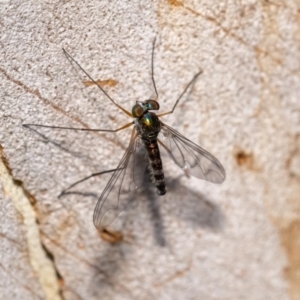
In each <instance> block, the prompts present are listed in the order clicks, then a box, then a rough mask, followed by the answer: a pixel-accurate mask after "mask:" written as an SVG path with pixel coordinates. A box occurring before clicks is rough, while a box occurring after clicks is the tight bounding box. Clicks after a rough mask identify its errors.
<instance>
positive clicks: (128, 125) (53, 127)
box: [22, 122, 134, 132]
mask: <svg viewBox="0 0 300 300" xmlns="http://www.w3.org/2000/svg"><path fill="white" fill-rule="evenodd" d="M133 124H134V122H130V123H128V124H125V125H124V126H122V127H120V128H117V129H91V128H76V127H75V128H74V127H62V126H48V125H40V124H23V125H22V126H24V127H27V128H30V126H35V127H44V128H52V129H66V130H80V131H96V132H117V131H120V130H122V129H125V128H127V127H130V126H132V125H133Z"/></svg>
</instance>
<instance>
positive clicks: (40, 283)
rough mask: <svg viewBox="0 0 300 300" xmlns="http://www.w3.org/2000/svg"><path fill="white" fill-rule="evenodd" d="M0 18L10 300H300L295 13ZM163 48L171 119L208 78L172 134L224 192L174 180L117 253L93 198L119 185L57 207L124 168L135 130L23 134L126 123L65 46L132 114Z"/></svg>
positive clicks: (183, 6) (59, 4)
mask: <svg viewBox="0 0 300 300" xmlns="http://www.w3.org/2000/svg"><path fill="white" fill-rule="evenodd" d="M0 16H1V17H0V23H1V26H0V30H1V35H0V36H1V44H0V57H1V59H0V95H1V102H0V105H1V110H0V126H1V130H0V143H1V157H2V160H1V166H0V176H1V177H0V181H1V202H0V214H1V227H0V238H1V239H0V240H1V242H0V253H1V259H0V282H1V284H0V288H1V291H0V293H1V294H3V295H4V298H5V299H8V298H10V299H91V300H92V299H218V300H219V299H220V300H223V299H224V300H225V299H247V300H250V299H251V300H252V299H255V300H259V299H282V300H284V299H299V297H300V289H299V282H300V277H299V274H300V261H299V256H300V248H299V243H300V240H299V237H300V204H299V203H300V196H299V195H300V163H299V162H300V150H299V149H300V138H299V136H300V121H299V120H300V102H299V94H300V75H299V74H300V72H299V67H300V50H299V49H300V47H299V45H300V44H299V40H300V39H299V37H300V35H299V34H300V30H299V3H297V1H292V0H291V1H286V2H285V4H282V3H281V2H279V1H278V2H276V1H250V0H248V1H182V2H180V1H163V2H162V1H160V3H158V2H153V1H97V3H94V2H90V1H75V2H74V1H73V2H67V1H55V2H54V1H46V2H44V3H40V2H38V1H26V2H22V1H10V2H8V1H3V2H2V3H1V5H0ZM155 36H156V37H157V45H156V49H155V79H156V84H157V87H158V90H159V95H160V98H159V99H160V105H161V110H162V111H166V110H168V109H170V108H171V107H172V104H173V103H174V101H176V99H177V98H178V96H179V95H180V93H181V92H182V91H183V89H184V88H185V85H186V84H187V83H188V82H189V80H191V78H192V77H193V75H194V74H195V73H196V72H198V70H199V69H202V70H203V74H202V75H201V76H200V77H199V80H198V81H197V82H196V84H195V85H194V88H193V90H192V91H191V92H190V93H189V94H188V95H187V96H186V97H185V98H184V99H182V102H180V105H179V106H178V108H177V109H176V111H175V113H174V115H172V116H168V117H164V121H165V122H166V123H167V124H169V125H171V126H173V127H174V128H175V129H177V130H178V131H179V132H181V133H182V134H184V135H185V136H187V137H188V138H190V139H191V140H192V141H194V142H196V143H197V144H200V145H201V146H203V147H204V148H205V149H207V150H208V151H209V152H211V153H213V154H214V155H215V156H216V157H217V158H218V159H219V160H220V161H221V162H222V164H223V165H224V167H225V169H226V173H227V179H226V181H225V183H224V184H222V185H213V184H210V183H207V182H204V181H199V180H197V179H190V180H189V179H186V178H181V177H178V176H179V175H180V170H177V171H178V173H176V169H174V172H173V171H172V172H169V173H167V172H166V176H167V178H168V188H169V192H168V193H167V194H166V196H164V197H160V198H156V201H155V199H152V198H153V197H152V196H151V195H147V196H148V197H144V196H143V195H141V196H140V198H139V199H137V200H138V201H136V202H135V203H134V205H133V207H132V209H131V210H130V211H129V212H128V213H127V214H125V216H124V218H121V219H120V224H121V226H122V227H121V228H119V229H120V234H121V235H117V236H116V238H117V239H118V238H119V239H121V241H120V242H119V243H116V244H112V243H110V242H107V240H108V238H107V236H104V235H103V234H102V235H100V234H99V232H97V230H96V229H95V228H94V226H93V221H92V214H93V209H94V206H95V204H96V201H97V199H96V198H95V197H93V195H91V194H92V193H95V194H98V195H99V193H101V191H102V189H103V188H104V187H105V184H106V183H107V181H108V179H109V174H107V175H104V176H102V177H101V178H97V179H95V180H91V181H90V182H86V183H83V184H82V185H80V186H78V189H77V191H79V192H80V193H85V192H88V193H90V195H89V196H87V195H82V194H81V195H79V194H77V195H74V194H73V195H68V196H65V197H63V198H60V199H58V197H57V196H58V195H59V194H60V193H61V191H62V190H63V189H64V188H66V187H68V186H69V185H70V184H72V183H73V182H75V181H77V180H79V179H81V178H83V177H85V176H87V175H89V174H91V173H93V172H97V171H102V170H106V169H111V168H115V167H116V166H117V164H118V161H119V160H120V158H121V157H122V155H123V152H124V150H125V149H126V146H127V144H128V139H129V137H130V130H125V131H124V132H123V131H122V132H119V133H117V134H99V133H86V132H72V131H62V130H53V129H52V130H51V129H42V128H40V129H38V132H34V131H32V130H29V129H26V128H23V127H22V124H24V123H38V124H44V125H57V126H72V127H83V128H107V129H108V128H115V127H117V126H121V125H123V124H125V123H126V122H129V121H130V120H128V117H127V116H126V115H125V114H122V113H121V112H120V111H119V110H118V109H117V108H116V107H114V106H113V105H112V104H111V103H110V102H109V100H108V99H107V98H106V97H105V96H104V95H103V94H102V93H101V91H99V90H98V89H96V87H94V86H90V84H83V83H82V81H86V80H87V78H86V77H84V75H83V73H80V72H79V71H78V69H75V68H73V67H72V65H71V64H70V63H69V61H68V60H67V58H66V57H65V55H64V54H63V51H62V48H64V49H66V50H67V51H68V53H70V54H71V55H72V56H73V57H74V58H75V59H76V60H77V61H78V62H80V64H81V65H82V67H83V68H84V69H85V70H86V71H87V72H88V73H89V74H91V75H92V76H93V78H95V79H96V80H100V81H101V82H102V84H103V87H104V88H105V90H106V91H107V92H108V93H109V95H110V96H111V97H112V98H113V99H114V100H115V101H116V102H117V103H119V104H121V105H122V106H124V107H125V108H126V109H128V110H131V107H132V105H133V104H134V103H135V101H136V100H139V99H140V100H145V99H149V98H150V97H151V96H153V95H154V90H153V87H152V85H151V77H150V74H151V73H150V62H151V60H150V58H151V47H152V41H153V39H154V37H155ZM164 163H165V165H166V170H167V169H168V166H167V161H164ZM171 168H172V166H171ZM172 170H173V169H172ZM154 198H155V197H154ZM147 200H151V201H152V202H151V201H147ZM155 208H156V209H159V212H160V217H159V218H158V216H157V215H156V217H154V213H155V211H156V212H157V210H155ZM121 237H122V238H121Z"/></svg>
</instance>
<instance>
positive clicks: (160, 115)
mask: <svg viewBox="0 0 300 300" xmlns="http://www.w3.org/2000/svg"><path fill="white" fill-rule="evenodd" d="M201 73H202V70H200V71H199V72H198V73H197V74H196V75H195V76H194V77H193V79H192V80H191V81H190V82H189V83H188V85H187V86H186V87H185V89H184V90H183V92H182V93H181V95H180V96H179V98H178V99H177V100H176V102H175V104H174V106H173V108H172V110H170V111H168V112H165V113H162V114H159V115H157V116H158V117H162V116H165V115H169V114H172V113H173V112H174V110H175V108H176V106H177V104H178V102H179V100H180V99H181V98H182V96H183V95H184V94H185V93H186V91H187V90H188V88H189V87H190V86H191V85H192V84H193V83H194V82H195V81H196V79H197V77H198V76H199V75H200V74H201Z"/></svg>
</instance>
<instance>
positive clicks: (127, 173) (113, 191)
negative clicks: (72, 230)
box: [93, 129, 148, 229]
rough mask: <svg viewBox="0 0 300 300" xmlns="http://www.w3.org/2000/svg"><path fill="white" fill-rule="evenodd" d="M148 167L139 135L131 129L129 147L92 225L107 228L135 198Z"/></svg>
mask: <svg viewBox="0 0 300 300" xmlns="http://www.w3.org/2000/svg"><path fill="white" fill-rule="evenodd" d="M147 165H148V161H147V159H146V157H145V149H144V147H143V145H142V144H141V141H140V135H139V134H138V133H137V132H136V131H135V129H133V133H132V136H131V140H130V143H129V146H128V148H127V150H126V152H125V153H124V155H123V157H122V159H121V161H120V163H119V165H118V167H117V168H116V170H115V171H114V172H113V174H112V176H111V178H110V179H109V181H108V183H107V185H106V187H105V188H104V190H103V192H102V194H101V196H100V197H99V199H98V202H97V205H96V207H95V211H94V217H93V219H94V225H95V226H96V228H98V229H103V228H106V227H107V226H109V225H110V224H111V223H112V222H113V221H114V220H115V219H116V218H117V217H118V216H119V215H120V213H121V212H122V211H123V210H124V209H125V208H126V207H127V206H128V205H129V204H130V203H131V202H132V201H133V200H134V199H135V198H136V195H137V191H138V189H139V188H140V187H141V186H142V183H143V180H144V179H143V173H144V171H145V168H146V167H147Z"/></svg>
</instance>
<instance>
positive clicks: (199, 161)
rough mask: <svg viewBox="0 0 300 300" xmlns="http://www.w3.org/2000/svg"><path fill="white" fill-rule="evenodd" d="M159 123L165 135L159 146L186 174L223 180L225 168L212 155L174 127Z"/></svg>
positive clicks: (212, 179)
mask: <svg viewBox="0 0 300 300" xmlns="http://www.w3.org/2000/svg"><path fill="white" fill-rule="evenodd" d="M161 125H162V129H161V132H162V134H163V135H164V137H165V140H164V141H163V142H162V141H159V142H160V144H161V146H162V147H163V148H164V149H165V150H166V151H167V153H168V154H169V156H170V157H171V159H172V160H173V161H174V162H175V163H176V164H177V165H178V166H179V167H180V168H182V169H183V170H184V171H185V172H186V173H187V174H188V175H192V176H194V177H197V178H200V179H204V180H207V181H210V182H213V183H222V182H223V181H224V180H225V177H226V175H225V170H224V168H223V166H222V165H221V163H220V162H219V161H218V160H217V159H216V158H215V157H214V156H212V155H211V154H210V153H209V152H207V151H206V150H204V149H203V148H201V147H200V146H198V145H196V144H194V143H193V142H191V141H190V140H188V139H187V138H185V137H184V136H183V135H181V134H180V133H179V132H177V131H176V130H175V129H173V128H171V127H169V126H167V125H166V124H164V123H162V122H161Z"/></svg>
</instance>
